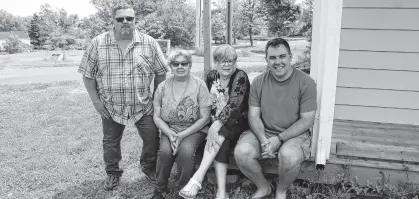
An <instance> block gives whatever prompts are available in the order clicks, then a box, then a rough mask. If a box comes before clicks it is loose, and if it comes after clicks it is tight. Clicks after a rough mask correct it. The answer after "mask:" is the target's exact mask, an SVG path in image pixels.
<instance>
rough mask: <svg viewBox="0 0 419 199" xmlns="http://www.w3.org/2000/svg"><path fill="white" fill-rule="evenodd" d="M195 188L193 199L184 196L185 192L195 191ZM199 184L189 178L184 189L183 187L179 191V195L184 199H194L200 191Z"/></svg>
mask: <svg viewBox="0 0 419 199" xmlns="http://www.w3.org/2000/svg"><path fill="white" fill-rule="evenodd" d="M195 187H198V190H196V194H195V195H194V196H193V197H189V196H186V195H185V192H187V193H190V192H191V190H192V189H195ZM201 188H202V187H201V183H199V182H198V181H196V180H194V179H193V178H191V179H190V180H189V182H188V184H186V186H185V187H183V188H182V189H181V190H180V191H179V195H180V196H182V197H183V198H185V199H194V198H195V197H196V195H197V194H198V191H199V190H200V189H201Z"/></svg>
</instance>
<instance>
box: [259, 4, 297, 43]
mask: <svg viewBox="0 0 419 199" xmlns="http://www.w3.org/2000/svg"><path fill="white" fill-rule="evenodd" d="M262 3H263V7H264V9H265V10H266V20H267V21H268V29H269V32H270V33H272V34H275V35H279V36H281V35H289V33H290V30H291V28H292V25H293V24H294V22H295V21H297V20H298V18H299V15H300V8H299V7H298V6H297V5H295V0H281V1H279V0H262Z"/></svg>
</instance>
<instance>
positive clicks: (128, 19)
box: [115, 17, 134, 23]
mask: <svg viewBox="0 0 419 199" xmlns="http://www.w3.org/2000/svg"><path fill="white" fill-rule="evenodd" d="M124 19H125V20H126V21H127V22H132V20H134V17H117V18H115V20H116V21H117V22H119V23H122V22H124Z"/></svg>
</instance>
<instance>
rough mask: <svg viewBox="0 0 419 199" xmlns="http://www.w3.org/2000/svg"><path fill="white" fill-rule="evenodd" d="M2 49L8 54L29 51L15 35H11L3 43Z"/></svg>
mask: <svg viewBox="0 0 419 199" xmlns="http://www.w3.org/2000/svg"><path fill="white" fill-rule="evenodd" d="M4 49H5V50H6V52H8V53H9V54H15V53H22V52H25V51H29V47H28V46H26V45H25V44H24V43H23V42H22V41H21V40H20V39H19V37H18V36H17V35H15V34H11V35H10V36H9V37H7V38H6V42H5V43H4Z"/></svg>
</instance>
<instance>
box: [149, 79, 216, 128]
mask: <svg viewBox="0 0 419 199" xmlns="http://www.w3.org/2000/svg"><path fill="white" fill-rule="evenodd" d="M173 92H174V91H173V77H171V78H169V79H167V80H165V81H163V82H162V83H160V84H159V86H158V87H157V90H156V93H155V95H154V106H155V107H161V109H160V115H161V119H162V120H163V121H165V122H166V123H167V125H168V126H169V127H170V128H171V129H172V130H174V131H175V132H177V133H180V132H181V131H184V130H185V129H187V128H188V127H190V126H191V125H192V124H194V123H195V122H196V121H197V120H198V119H199V118H200V117H201V116H200V111H199V109H200V108H205V107H209V106H211V98H210V95H209V92H208V88H207V87H206V86H205V83H204V81H202V80H201V79H199V78H198V77H196V76H193V75H190V79H189V80H188V84H187V85H186V88H185V91H184V93H183V95H182V96H181V98H180V99H179V100H176V99H175V97H174V95H173Z"/></svg>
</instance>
